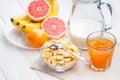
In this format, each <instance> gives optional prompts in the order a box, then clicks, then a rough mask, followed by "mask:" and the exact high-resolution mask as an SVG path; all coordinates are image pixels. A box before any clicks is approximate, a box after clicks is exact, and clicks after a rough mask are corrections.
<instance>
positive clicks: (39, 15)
mask: <svg viewBox="0 0 120 80" xmlns="http://www.w3.org/2000/svg"><path fill="white" fill-rule="evenodd" d="M50 10H51V6H50V3H49V2H48V1H47V0H32V1H30V3H29V4H28V7H27V12H28V16H29V17H30V18H31V19H33V20H34V21H40V20H43V19H44V18H46V17H47V16H48V15H49V13H50Z"/></svg>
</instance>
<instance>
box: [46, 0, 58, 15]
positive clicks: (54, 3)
mask: <svg viewBox="0 0 120 80" xmlns="http://www.w3.org/2000/svg"><path fill="white" fill-rule="evenodd" d="M47 1H48V2H49V3H50V5H51V12H50V14H49V16H58V13H59V4H58V1H57V0H47Z"/></svg>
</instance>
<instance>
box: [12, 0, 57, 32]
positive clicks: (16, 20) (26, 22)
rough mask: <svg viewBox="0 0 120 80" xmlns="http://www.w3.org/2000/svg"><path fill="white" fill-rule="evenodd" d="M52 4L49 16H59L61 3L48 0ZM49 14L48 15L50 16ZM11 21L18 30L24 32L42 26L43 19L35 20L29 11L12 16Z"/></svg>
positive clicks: (55, 0)
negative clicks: (29, 14)
mask: <svg viewBox="0 0 120 80" xmlns="http://www.w3.org/2000/svg"><path fill="white" fill-rule="evenodd" d="M47 1H48V2H49V3H50V5H51V11H50V14H49V16H57V15H58V13H59V4H58V2H57V0H47ZM49 16H48V17H49ZM11 22H12V24H13V25H14V26H16V27H17V29H18V30H20V31H22V32H29V31H30V30H32V29H34V28H41V24H42V21H39V22H35V21H33V20H32V19H31V18H30V17H29V16H28V14H27V13H24V14H20V15H18V16H14V17H12V18H11Z"/></svg>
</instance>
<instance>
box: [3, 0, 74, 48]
mask: <svg viewBox="0 0 120 80" xmlns="http://www.w3.org/2000/svg"><path fill="white" fill-rule="evenodd" d="M67 2H68V1H59V0H37V1H36V0H32V1H29V3H27V4H28V5H27V7H26V11H25V12H24V13H21V14H19V13H18V14H17V15H14V16H12V17H11V18H10V21H8V23H7V24H6V27H5V30H4V34H5V36H6V38H7V39H8V40H9V41H10V42H11V43H12V44H14V45H16V46H18V47H21V48H26V49H40V48H41V46H43V44H44V43H45V42H47V41H48V40H50V39H60V38H62V37H63V36H64V35H65V34H66V31H67V24H66V23H67V20H68V18H69V13H70V12H71V7H72V2H71V1H70V2H69V6H68V7H67V8H68V10H67V11H68V12H67V13H64V14H63V10H64V9H66V8H64V7H65V5H64V4H66V3H67ZM63 3H64V4H63ZM70 6H71V7H70ZM66 15H67V16H66Z"/></svg>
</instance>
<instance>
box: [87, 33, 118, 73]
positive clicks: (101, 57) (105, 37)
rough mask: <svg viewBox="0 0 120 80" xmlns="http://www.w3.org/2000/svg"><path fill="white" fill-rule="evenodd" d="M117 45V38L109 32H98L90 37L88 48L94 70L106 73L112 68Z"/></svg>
mask: <svg viewBox="0 0 120 80" xmlns="http://www.w3.org/2000/svg"><path fill="white" fill-rule="evenodd" d="M115 45H116V38H115V36H114V35H113V34H111V33H109V32H105V31H97V32H93V33H91V34H89V35H88V37H87V47H88V53H89V57H90V66H91V67H92V69H93V70H95V71H106V70H107V69H108V68H110V66H111V61H112V56H113V53H114V49H115Z"/></svg>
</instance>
